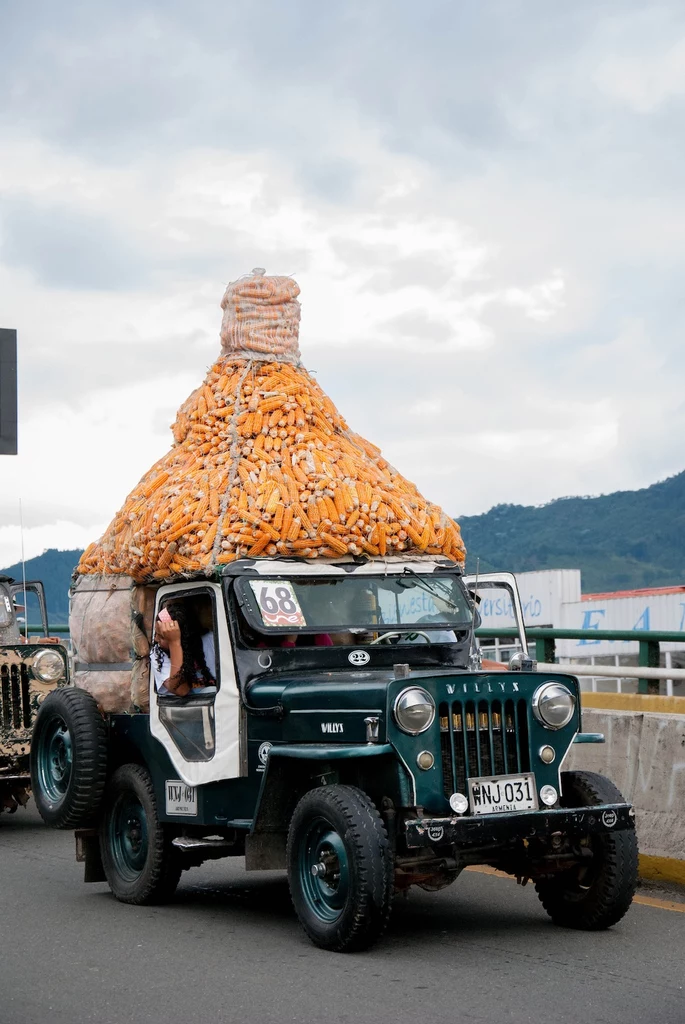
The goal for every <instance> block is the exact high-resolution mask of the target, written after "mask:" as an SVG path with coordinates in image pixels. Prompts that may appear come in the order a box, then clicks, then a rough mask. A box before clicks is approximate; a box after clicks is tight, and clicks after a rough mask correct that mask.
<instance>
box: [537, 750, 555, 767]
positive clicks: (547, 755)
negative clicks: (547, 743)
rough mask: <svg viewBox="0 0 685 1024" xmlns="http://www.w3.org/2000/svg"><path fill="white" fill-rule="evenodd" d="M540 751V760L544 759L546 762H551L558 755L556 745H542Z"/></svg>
mask: <svg viewBox="0 0 685 1024" xmlns="http://www.w3.org/2000/svg"><path fill="white" fill-rule="evenodd" d="M538 753H539V755H540V760H541V761H544V762H545V764H551V763H552V761H553V760H554V758H555V757H556V756H557V755H556V751H555V750H554V747H540V749H539V751H538Z"/></svg>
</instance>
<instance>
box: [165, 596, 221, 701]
mask: <svg viewBox="0 0 685 1024" xmlns="http://www.w3.org/2000/svg"><path fill="white" fill-rule="evenodd" d="M205 604H209V613H210V617H211V613H212V608H211V602H209V601H206V600H205ZM210 621H211V618H210ZM206 627H207V615H206V609H205V608H204V606H203V607H201V608H198V606H196V604H195V602H193V601H192V600H191V599H187V600H176V601H170V602H169V603H168V604H167V605H166V606H165V607H164V608H162V610H161V612H160V614H159V616H158V618H157V622H156V624H155V639H154V642H153V644H152V648H151V650H150V663H151V666H152V673H153V676H154V681H155V689H156V691H157V693H159V694H160V695H166V696H168V695H173V696H176V697H186V696H188V695H192V696H200V695H205V694H210V693H216V688H217V687H216V653H215V650H214V632H213V630H212V629H211V628H209V629H208V628H206Z"/></svg>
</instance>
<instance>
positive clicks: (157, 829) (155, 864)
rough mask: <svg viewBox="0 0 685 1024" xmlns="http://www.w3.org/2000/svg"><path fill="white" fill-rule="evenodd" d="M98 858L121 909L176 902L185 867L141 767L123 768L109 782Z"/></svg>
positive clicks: (118, 769) (144, 770)
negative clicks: (161, 817) (130, 905)
mask: <svg viewBox="0 0 685 1024" xmlns="http://www.w3.org/2000/svg"><path fill="white" fill-rule="evenodd" d="M100 856H101V858H102V866H103V868H104V872H105V877H106V878H107V881H108V883H109V887H110V889H111V890H112V892H113V893H114V895H115V896H116V898H117V899H118V900H120V901H121V902H122V903H134V904H136V905H137V906H141V905H143V904H149V903H164V902H166V901H167V900H168V899H170V898H171V896H173V894H174V891H175V889H176V886H177V885H178V880H179V878H180V877H181V870H182V867H181V862H180V858H179V855H178V853H177V852H176V850H175V849H174V847H173V846H172V845H171V836H170V835H169V833H168V830H167V829H165V827H164V825H162V824H161V823H160V821H159V817H158V815H157V800H156V799H155V791H154V787H153V785H152V779H151V778H150V775H149V772H148V771H147V769H146V768H143V767H142V766H141V765H138V764H124V765H122V766H121V768H117V770H116V771H115V773H114V775H113V776H112V778H111V779H110V782H109V785H108V786H107V792H106V794H105V805H104V810H103V814H102V819H101V821H100Z"/></svg>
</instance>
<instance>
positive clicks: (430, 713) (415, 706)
mask: <svg viewBox="0 0 685 1024" xmlns="http://www.w3.org/2000/svg"><path fill="white" fill-rule="evenodd" d="M392 711H393V715H394V716H395V721H396V722H397V724H398V725H399V727H400V729H402V731H403V732H408V733H410V735H412V736H417V735H418V733H420V732H425V731H426V729H428V728H430V726H431V725H432V724H433V719H434V718H435V701H434V700H433V698H432V697H431V695H430V693H428V692H427V691H426V690H422V689H421V688H420V687H418V686H409V687H407V689H406V690H402V692H401V693H400V694H399V696H398V697H397V699H396V700H395V704H394V705H393V709H392Z"/></svg>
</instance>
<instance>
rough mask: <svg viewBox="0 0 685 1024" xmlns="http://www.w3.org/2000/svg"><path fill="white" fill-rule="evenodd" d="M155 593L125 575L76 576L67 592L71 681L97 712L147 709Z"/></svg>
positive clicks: (152, 589)
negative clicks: (86, 694) (94, 703)
mask: <svg viewBox="0 0 685 1024" xmlns="http://www.w3.org/2000/svg"><path fill="white" fill-rule="evenodd" d="M154 603H155V591H154V588H152V587H146V586H141V585H138V584H136V583H135V581H134V580H132V579H131V577H130V576H123V575H117V576H93V575H90V576H79V577H77V578H76V579H75V581H74V585H73V586H72V589H71V596H70V606H69V630H70V634H71V643H72V648H73V654H74V662H73V667H74V683H75V685H76V686H78V687H81V688H82V689H84V690H88V692H89V693H92V695H93V696H94V697H95V699H96V701H97V703H98V706H99V707H100V710H101V711H104V712H109V713H117V712H128V711H131V710H133V709H135V708H139V709H140V710H143V711H146V710H147V709H148V706H149V692H148V680H149V669H150V638H151V637H152V616H153V613H154Z"/></svg>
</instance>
